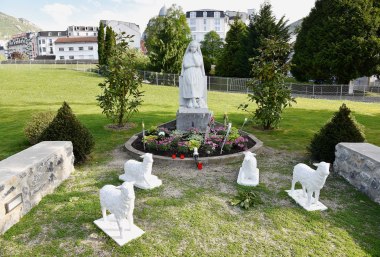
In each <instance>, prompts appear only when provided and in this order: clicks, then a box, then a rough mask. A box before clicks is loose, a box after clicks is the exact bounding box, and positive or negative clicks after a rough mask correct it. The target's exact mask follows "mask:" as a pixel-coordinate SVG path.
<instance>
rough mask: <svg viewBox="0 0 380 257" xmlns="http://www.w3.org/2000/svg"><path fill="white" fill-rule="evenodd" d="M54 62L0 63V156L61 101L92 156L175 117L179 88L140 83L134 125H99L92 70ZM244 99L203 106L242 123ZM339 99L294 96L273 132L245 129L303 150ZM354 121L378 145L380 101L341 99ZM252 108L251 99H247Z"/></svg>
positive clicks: (225, 97) (219, 98)
mask: <svg viewBox="0 0 380 257" xmlns="http://www.w3.org/2000/svg"><path fill="white" fill-rule="evenodd" d="M53 67H59V66H49V65H46V66H40V65H39V66H37V67H34V66H33V65H24V66H23V65H3V66H0V135H1V136H2V140H1V141H0V160H1V159H4V158H6V157H8V156H10V155H12V154H14V153H16V152H18V151H20V150H22V149H24V148H26V147H27V146H28V142H27V141H26V138H25V136H24V135H23V128H24V127H25V125H26V123H27V121H28V120H29V119H30V116H31V115H32V114H33V113H36V112H40V111H47V110H53V111H56V110H57V109H58V108H59V107H60V106H61V104H62V102H63V101H66V102H68V103H69V104H70V106H71V107H72V109H73V111H74V113H75V114H76V115H77V116H78V118H79V119H80V120H81V121H82V122H83V123H84V124H85V125H86V126H88V127H89V129H90V130H91V132H92V133H93V134H94V136H95V138H96V149H95V155H96V154H99V153H103V152H105V151H107V150H109V149H112V148H113V147H114V145H115V144H116V145H117V144H121V143H123V141H124V140H125V139H126V138H127V137H129V136H130V135H132V134H133V133H135V132H137V131H139V130H140V129H141V121H144V122H145V124H146V126H147V127H148V128H149V126H151V125H159V124H160V123H163V122H166V121H168V120H172V119H175V113H176V111H177V108H178V88H175V87H167V86H150V85H144V87H143V90H144V91H145V96H144V103H143V106H142V107H141V108H140V112H139V113H138V114H136V115H135V116H134V117H133V118H132V122H135V123H136V124H137V127H136V128H135V129H132V130H131V131H128V132H111V131H107V130H105V129H104V126H105V125H106V124H109V123H110V121H109V120H107V119H106V118H105V116H104V115H102V113H101V109H100V108H99V107H98V106H97V101H96V96H97V95H98V94H100V89H99V87H98V83H99V82H101V81H102V78H101V77H99V76H98V75H97V74H93V73H84V72H78V71H75V70H66V69H58V68H55V69H54V68H53ZM244 102H247V96H246V95H244V94H234V93H222V92H210V93H209V96H208V105H209V108H210V109H211V110H213V111H214V114H215V116H216V119H217V120H219V121H222V118H223V114H224V113H225V112H226V113H227V114H228V116H229V118H230V120H231V122H232V124H233V125H234V126H236V127H238V128H240V127H241V125H242V123H243V120H244V118H245V117H248V118H250V116H249V114H248V113H245V112H243V111H241V110H238V109H237V107H238V106H239V104H241V103H244ZM342 102H343V101H337V100H316V99H305V98H297V104H294V106H293V107H292V108H288V109H286V110H285V112H284V115H283V120H282V122H281V124H280V128H279V129H277V130H273V131H262V130H260V129H255V128H254V127H253V123H248V124H247V125H246V126H245V127H244V129H245V130H247V131H249V132H252V133H254V134H255V135H257V136H258V137H259V138H260V139H261V140H263V141H264V142H265V145H267V146H270V147H274V148H277V149H282V150H289V151H301V152H304V151H305V149H306V146H307V145H308V144H309V142H310V140H311V138H312V136H313V135H314V133H316V132H317V131H318V130H319V129H320V128H321V126H323V125H324V124H325V123H326V122H327V121H328V120H329V119H330V118H331V117H332V114H333V113H334V112H336V111H337V110H338V109H339V106H340V105H341V104H342ZM346 104H347V105H348V107H349V108H351V110H352V111H353V114H354V115H355V117H356V119H357V120H358V122H360V123H361V124H362V125H364V128H365V133H366V136H367V141H368V142H370V143H373V144H377V145H380V125H379V120H380V103H362V102H352V101H346ZM251 106H252V110H254V104H251Z"/></svg>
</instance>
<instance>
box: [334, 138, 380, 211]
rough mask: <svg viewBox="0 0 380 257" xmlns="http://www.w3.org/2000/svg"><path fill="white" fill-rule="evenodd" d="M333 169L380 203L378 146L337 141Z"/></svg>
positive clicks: (379, 155)
mask: <svg viewBox="0 0 380 257" xmlns="http://www.w3.org/2000/svg"><path fill="white" fill-rule="evenodd" d="M335 149H336V151H335V162H334V171H336V172H338V173H339V174H340V175H341V176H343V177H344V178H345V179H346V180H347V181H348V182H349V183H350V184H352V185H353V186H355V187H356V188H357V189H359V190H360V191H362V192H363V193H365V194H366V195H368V196H369V198H371V199H372V200H373V201H375V202H377V203H379V204H380V147H377V146H375V145H372V144H368V143H339V144H337V145H336V147H335Z"/></svg>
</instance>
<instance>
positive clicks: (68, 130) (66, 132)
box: [38, 102, 95, 163]
mask: <svg viewBox="0 0 380 257" xmlns="http://www.w3.org/2000/svg"><path fill="white" fill-rule="evenodd" d="M38 141H71V142H72V143H73V151H74V157H75V163H80V162H83V161H85V160H86V158H87V155H88V154H90V152H91V150H92V148H93V147H94V145H95V142H94V138H93V136H92V135H91V133H90V131H89V130H88V129H87V128H86V127H85V126H84V125H82V124H81V123H80V121H79V120H78V119H77V117H76V116H75V115H74V114H73V112H72V110H71V108H70V106H69V105H68V104H67V103H66V102H63V104H62V107H61V108H60V109H59V110H58V113H57V115H56V116H55V118H54V119H53V121H52V122H51V123H50V125H49V126H48V127H47V128H46V129H45V130H44V132H42V134H41V137H40V138H39V140H38Z"/></svg>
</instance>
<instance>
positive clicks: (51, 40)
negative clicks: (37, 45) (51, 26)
mask: <svg viewBox="0 0 380 257" xmlns="http://www.w3.org/2000/svg"><path fill="white" fill-rule="evenodd" d="M49 45H50V46H52V45H53V39H51V38H49Z"/></svg>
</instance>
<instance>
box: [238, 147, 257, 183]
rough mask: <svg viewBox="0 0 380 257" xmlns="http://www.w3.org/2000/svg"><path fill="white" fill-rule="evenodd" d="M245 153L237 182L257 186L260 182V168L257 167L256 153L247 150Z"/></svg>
mask: <svg viewBox="0 0 380 257" xmlns="http://www.w3.org/2000/svg"><path fill="white" fill-rule="evenodd" d="M244 155H245V156H244V160H243V163H242V165H241V168H240V170H239V175H238V179H237V183H238V184H239V185H243V186H257V185H258V184H259V169H258V168H257V160H256V158H255V156H256V154H255V153H252V152H249V151H246V152H245V153H244Z"/></svg>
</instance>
